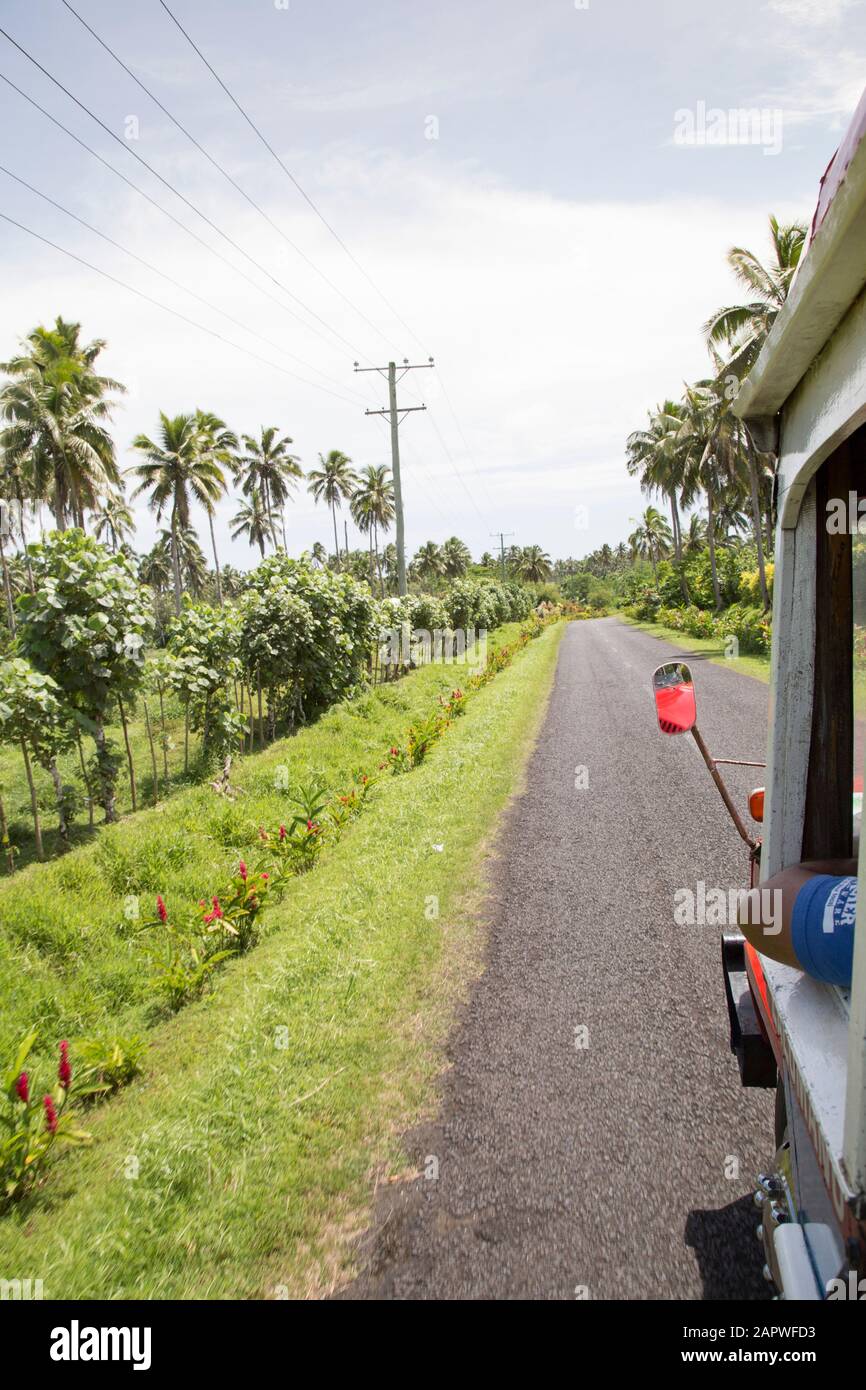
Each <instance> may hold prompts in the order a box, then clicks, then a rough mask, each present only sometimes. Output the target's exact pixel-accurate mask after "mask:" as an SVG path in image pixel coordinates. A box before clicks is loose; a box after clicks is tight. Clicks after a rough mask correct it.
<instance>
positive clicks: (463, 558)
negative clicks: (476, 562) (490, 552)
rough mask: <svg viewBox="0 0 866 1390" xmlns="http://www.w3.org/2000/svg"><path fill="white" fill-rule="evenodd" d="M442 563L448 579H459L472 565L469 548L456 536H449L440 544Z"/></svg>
mask: <svg viewBox="0 0 866 1390" xmlns="http://www.w3.org/2000/svg"><path fill="white" fill-rule="evenodd" d="M442 563H443V565H444V566H445V574H446V575H447V577H448V578H449V579H460V578H462V576H463V575H464V574H465V573H466V571H467V570H468V568H469V566H470V565H471V564H472V556H471V555H470V553H469V547H468V546H467V545H465V544H464V543H463V541H461V540H460V538H459V537H458V536H450V537H449V538H448V540H447V541H444V542H443V544H442Z"/></svg>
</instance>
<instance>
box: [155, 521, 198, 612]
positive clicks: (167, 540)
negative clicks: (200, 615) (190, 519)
mask: <svg viewBox="0 0 866 1390" xmlns="http://www.w3.org/2000/svg"><path fill="white" fill-rule="evenodd" d="M156 548H158V549H160V550H161V551H162V553H163V555H164V556H165V561H166V564H167V565H168V566H169V567H170V566H171V532H170V531H166V530H163V531H160V533H159V539H158V541H157V543H156ZM177 556H178V561H179V564H180V576H181V580H182V582H183V587H184V589H188V590H189V592H190V593H191V594H192V595H193V597H194V598H198V597H199V596H200V595H201V594H202V593H203V591H204V587H205V585H206V584H207V580H208V567H207V560H206V559H205V553H204V551H203V550H202V548H201V545H200V543H199V538H198V535H197V534H196V531H195V529H194V527H192V526H183V527H181V528H180V530H179V531H178V533H177Z"/></svg>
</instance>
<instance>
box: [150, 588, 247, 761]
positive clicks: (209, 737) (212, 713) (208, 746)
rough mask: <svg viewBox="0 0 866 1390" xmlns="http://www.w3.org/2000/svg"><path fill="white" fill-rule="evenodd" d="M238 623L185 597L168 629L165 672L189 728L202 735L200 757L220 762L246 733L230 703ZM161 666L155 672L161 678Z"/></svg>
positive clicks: (231, 614)
mask: <svg viewBox="0 0 866 1390" xmlns="http://www.w3.org/2000/svg"><path fill="white" fill-rule="evenodd" d="M239 642H240V623H239V620H238V616H237V613H236V611H235V610H234V609H232V608H211V607H210V605H209V604H206V603H193V602H192V601H191V600H190V599H189V598H186V597H185V598H184V601H183V608H182V610H181V613H180V615H179V617H177V618H175V619H174V621H173V622H172V623H171V625H170V627H169V633H168V652H169V656H170V659H171V664H170V666H168V667H167V668H165V669H166V672H167V674H168V676H169V678H170V680H171V684H172V686H173V688H174V689H175V690H176V691H177V693H178V695H179V696H180V698H181V700H182V701H183V703H184V704H185V705H186V707H187V710H188V713H189V726H190V728H191V729H192V730H193V732H196V733H201V735H202V752H203V754H204V756H205V757H208V755H210V754H213V753H216V754H218V755H219V756H221V757H224V756H225V754H226V753H228V752H231V751H232V750H233V749H234V748H236V747H237V745H238V744H239V743H240V741H241V738H242V736H243V733H244V730H245V728H246V723H245V721H244V719H243V717H242V716H241V715H240V714H238V712H237V710H236V709H235V708H234V704H233V702H232V682H233V681H234V680H235V679H236V678H237V677H238V676H239V675H240V671H241V663H240V660H239V657H238V650H239ZM163 669H164V668H163V666H161V667H160V669H159V670H158V671H154V673H153V677H152V678H153V679H154V680H157V679H160V678H161V673H162V670H163Z"/></svg>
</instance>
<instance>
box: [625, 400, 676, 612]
mask: <svg viewBox="0 0 866 1390" xmlns="http://www.w3.org/2000/svg"><path fill="white" fill-rule="evenodd" d="M684 413H685V412H684V409H683V406H682V405H681V404H680V403H679V402H677V401H671V400H666V401H664V402H663V403H662V404H661V405H658V406H656V408H655V410H651V411H650V412H649V414H648V421H647V428H646V429H643V430H635V431H634V433H633V434H630V435H629V437H628V439H627V440H626V468H627V469H628V471H629V473H630V474H631V475H632V477H635V476H637V477H638V478H639V479H640V485H641V489H642V490H643V491H644V492H646V493H648V494H649V495H650V496H652V495H653V494H654V493H656V492H659V493H661V494H662V495H663V496H665V497H667V499H668V502H669V503H670V509H671V534H672V538H673V548H674V558H675V560H676V561H677V565H678V566H679V562H680V561H681V560H682V554H683V552H682V528H681V526H680V514H679V507H680V502H681V501H682V498H683V495H684V494H685V493H686V492H687V491H688V489H689V486H690V482H691V481H692V480H691V479H690V470H691V468H692V463H691V458H690V453H689V446H688V441H687V440H686V439H685V438H684V436H683V433H682V424H683V419H684ZM679 580H680V588H681V590H682V595H683V599H684V600H685V602H686V603H688V602H689V591H688V586H687V585H686V581H685V576H684V575H683V573H682V571H681V570H680V572H679Z"/></svg>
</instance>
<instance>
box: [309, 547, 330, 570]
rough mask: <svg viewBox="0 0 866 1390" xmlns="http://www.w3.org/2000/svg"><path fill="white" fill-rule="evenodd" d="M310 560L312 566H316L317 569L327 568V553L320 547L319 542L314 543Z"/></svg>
mask: <svg viewBox="0 0 866 1390" xmlns="http://www.w3.org/2000/svg"><path fill="white" fill-rule="evenodd" d="M310 559H311V560H312V562H313V564H314V565H318V567H319V569H325V567H326V566H327V563H328V552H327V550H326V549H325V547H324V546H323V545H322V542H321V541H316V542H315V543H314V545H313V549H312V551H311V552H310Z"/></svg>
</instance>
